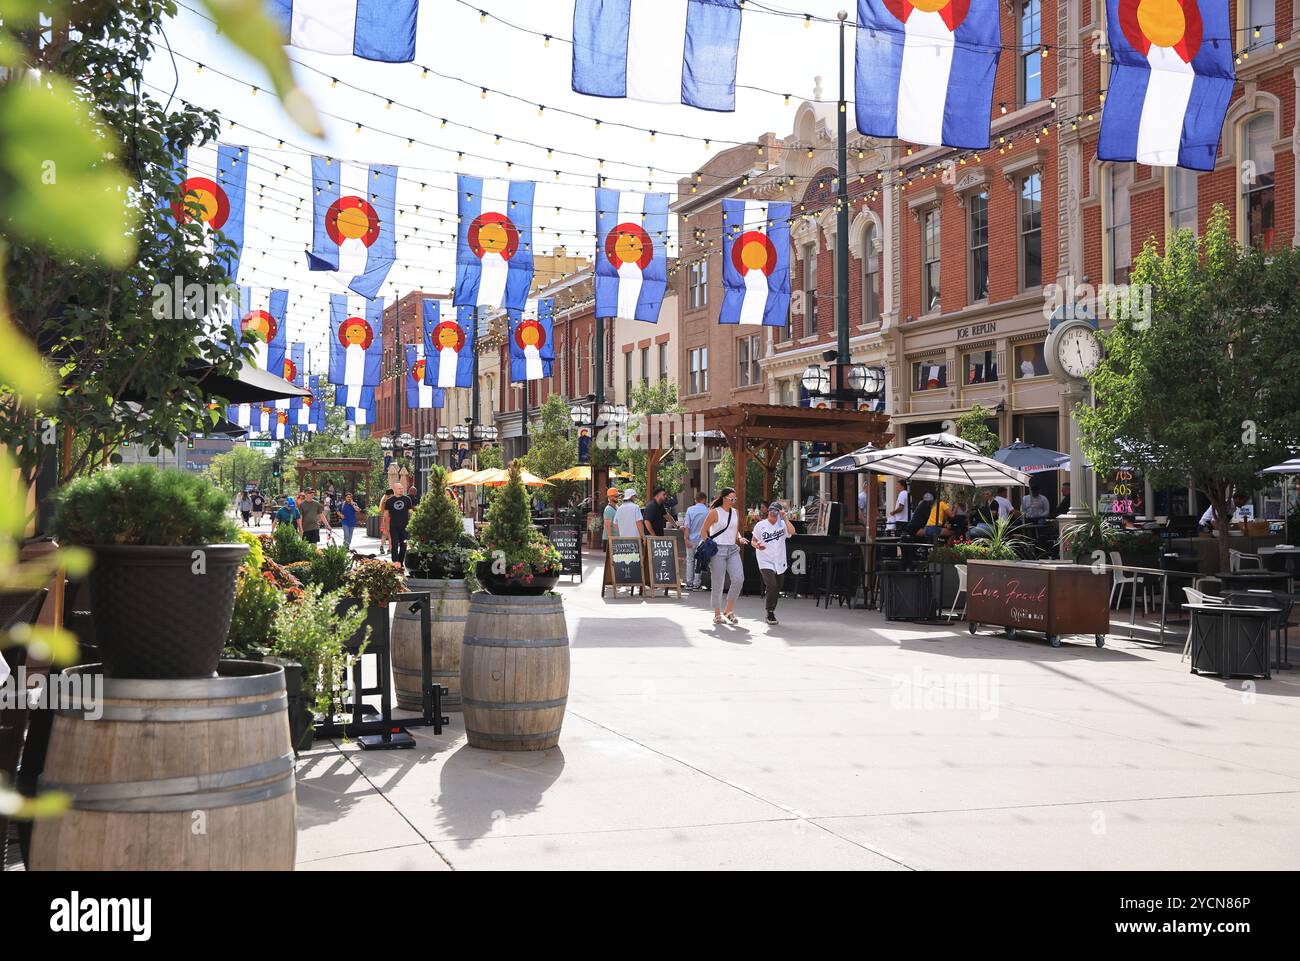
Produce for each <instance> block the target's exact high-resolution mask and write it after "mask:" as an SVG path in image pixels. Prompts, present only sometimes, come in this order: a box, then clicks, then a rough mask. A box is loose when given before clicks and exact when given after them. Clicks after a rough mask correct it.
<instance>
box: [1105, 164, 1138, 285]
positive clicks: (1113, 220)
mask: <svg viewBox="0 0 1300 961" xmlns="http://www.w3.org/2000/svg"><path fill="white" fill-rule="evenodd" d="M1132 186H1133V166H1132V165H1131V164H1121V165H1118V166H1113V167H1111V168H1110V226H1109V227H1108V228H1107V234H1108V237H1107V243H1108V245H1109V247H1110V264H1111V282H1112V283H1116V284H1126V283H1128V272H1129V268H1130V267H1131V266H1132V264H1133V239H1132V227H1131V224H1130V223H1129V188H1130V187H1132Z"/></svg>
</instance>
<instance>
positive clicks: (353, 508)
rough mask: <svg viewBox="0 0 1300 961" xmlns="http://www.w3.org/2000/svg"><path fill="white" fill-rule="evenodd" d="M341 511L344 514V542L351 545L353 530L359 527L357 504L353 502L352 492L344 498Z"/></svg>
mask: <svg viewBox="0 0 1300 961" xmlns="http://www.w3.org/2000/svg"><path fill="white" fill-rule="evenodd" d="M339 513H340V514H342V515H343V543H344V544H346V545H347V546H348V547H351V546H352V532H353V531H355V530H356V529H357V505H356V504H354V503H352V495H351V494H348V495H347V496H346V497H344V498H343V506H342V507H340V508H339Z"/></svg>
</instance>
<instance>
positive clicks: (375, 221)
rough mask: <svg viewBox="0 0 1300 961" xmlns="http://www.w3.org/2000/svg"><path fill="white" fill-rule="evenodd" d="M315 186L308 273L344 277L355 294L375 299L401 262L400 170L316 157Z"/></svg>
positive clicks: (313, 164) (314, 164)
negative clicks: (396, 221)
mask: <svg viewBox="0 0 1300 961" xmlns="http://www.w3.org/2000/svg"><path fill="white" fill-rule="evenodd" d="M311 181H312V193H313V194H315V200H314V201H313V203H314V205H315V211H314V214H313V216H312V231H311V251H310V252H309V253H308V254H307V267H308V269H310V270H329V271H338V272H340V273H341V274H342V275H343V277H344V278H345V281H344V282H345V283H346V284H347V285H348V287H350V288H351V289H352V290H354V291H356V292H357V293H358V294H360V295H361V296H362V297H374V296H375V295H376V294H377V293H379V288H380V287H382V286H383V285H384V280H385V278H387V277H388V271H389V270H390V269H391V268H392V266H393V263H394V262H395V261H396V260H397V229H396V225H395V224H394V219H395V218H396V214H397V168H396V167H394V166H392V165H390V164H372V165H371V166H370V167H369V168H366V167H361V166H358V165H357V164H350V163H342V162H340V161H337V160H334V159H332V158H330V157H312V158H311ZM347 278H350V279H347Z"/></svg>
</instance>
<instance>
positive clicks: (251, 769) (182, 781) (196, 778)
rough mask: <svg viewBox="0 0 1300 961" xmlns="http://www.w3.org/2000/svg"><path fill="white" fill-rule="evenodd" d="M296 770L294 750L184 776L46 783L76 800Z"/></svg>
mask: <svg viewBox="0 0 1300 961" xmlns="http://www.w3.org/2000/svg"><path fill="white" fill-rule="evenodd" d="M292 770H293V754H292V753H290V754H285V755H283V756H281V757H276V758H272V759H271V760H269V761H262V762H261V763H260V764H250V765H248V766H247V767H240V768H235V769H233V770H230V771H212V772H208V773H204V774H187V775H184V776H183V777H167V778H157V779H155V780H152V781H114V782H111V783H106V784H53V783H49V782H46V781H44V780H42V782H41V783H42V786H43V787H45V788H48V789H50V790H54V791H62V792H63V793H65V794H70V795H72V798H73V800H74V801H120V800H135V799H147V798H160V797H167V796H170V795H180V794H195V793H197V792H199V791H223V790H226V789H228V788H232V787H239V786H240V785H241V784H249V783H251V782H253V781H265V780H266V779H267V778H271V777H275V776H276V775H277V774H287V773H289V772H291V771H292Z"/></svg>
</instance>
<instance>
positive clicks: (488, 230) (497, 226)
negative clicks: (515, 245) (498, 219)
mask: <svg viewBox="0 0 1300 961" xmlns="http://www.w3.org/2000/svg"><path fill="white" fill-rule="evenodd" d="M478 242H479V246H480V247H482V248H483V249H484V250H485V251H487V252H489V253H493V254H500V253H504V252H505V249H506V247H508V246H509V245H510V234H509V232H508V231H507V230H506V227H505V224H501V223H492V222H489V223H485V224H483V225H482V226H481V227H479V229H478Z"/></svg>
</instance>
